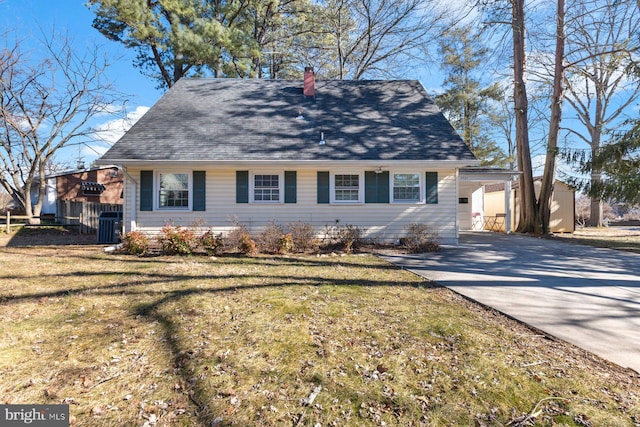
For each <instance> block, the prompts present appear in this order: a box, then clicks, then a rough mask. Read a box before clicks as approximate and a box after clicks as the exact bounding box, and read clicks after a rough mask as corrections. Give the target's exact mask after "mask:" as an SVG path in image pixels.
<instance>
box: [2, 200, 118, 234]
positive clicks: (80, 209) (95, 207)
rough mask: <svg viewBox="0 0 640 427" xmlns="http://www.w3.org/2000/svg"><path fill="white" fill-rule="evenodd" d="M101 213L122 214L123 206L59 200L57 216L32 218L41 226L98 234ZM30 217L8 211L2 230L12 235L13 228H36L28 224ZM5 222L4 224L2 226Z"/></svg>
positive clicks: (3, 218)
mask: <svg viewBox="0 0 640 427" xmlns="http://www.w3.org/2000/svg"><path fill="white" fill-rule="evenodd" d="M101 212H122V205H116V204H110V203H95V202H76V201H72V200H58V202H57V203H56V214H55V216H53V215H42V216H40V217H32V218H37V219H40V222H41V223H40V224H39V225H62V226H65V227H78V231H79V232H80V233H82V234H95V233H97V232H98V224H99V217H100V213H101ZM27 219H29V217H27V216H24V215H11V213H10V212H9V211H7V214H6V216H4V217H0V226H1V227H2V228H1V229H5V230H6V232H7V233H11V227H17V226H25V225H27V226H34V225H29V224H26V221H27ZM2 220H4V224H1V222H2Z"/></svg>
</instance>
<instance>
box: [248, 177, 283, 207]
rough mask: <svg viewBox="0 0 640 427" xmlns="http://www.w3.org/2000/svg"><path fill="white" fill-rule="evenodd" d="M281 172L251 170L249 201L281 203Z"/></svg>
mask: <svg viewBox="0 0 640 427" xmlns="http://www.w3.org/2000/svg"><path fill="white" fill-rule="evenodd" d="M282 175H283V174H282V173H266V172H265V173H263V172H253V173H252V174H251V185H250V188H251V193H250V194H251V203H282V201H283V195H284V190H283V186H284V178H283V176H282Z"/></svg>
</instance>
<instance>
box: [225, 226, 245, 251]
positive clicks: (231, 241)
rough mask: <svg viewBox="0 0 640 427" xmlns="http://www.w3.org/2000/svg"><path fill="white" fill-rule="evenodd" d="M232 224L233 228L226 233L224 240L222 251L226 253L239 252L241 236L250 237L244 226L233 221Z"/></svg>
mask: <svg viewBox="0 0 640 427" xmlns="http://www.w3.org/2000/svg"><path fill="white" fill-rule="evenodd" d="M233 224H234V227H233V228H232V229H231V230H230V231H229V232H228V233H227V236H226V237H225V238H224V249H225V251H227V252H238V251H240V243H241V240H242V236H244V235H250V233H249V230H247V226H246V225H244V224H240V223H239V222H237V221H234V222H233Z"/></svg>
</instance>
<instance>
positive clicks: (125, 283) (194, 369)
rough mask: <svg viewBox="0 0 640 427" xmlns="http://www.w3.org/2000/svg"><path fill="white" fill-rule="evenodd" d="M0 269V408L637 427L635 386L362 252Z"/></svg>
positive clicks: (279, 421)
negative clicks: (18, 405) (14, 405)
mask: <svg viewBox="0 0 640 427" xmlns="http://www.w3.org/2000/svg"><path fill="white" fill-rule="evenodd" d="M0 266H1V267H0V305H1V306H0V322H1V327H2V329H1V332H0V403H61V402H62V403H68V404H70V412H71V415H72V416H73V417H74V418H75V425H78V426H123V425H127V426H129V425H132V426H135V425H138V426H142V425H143V424H145V422H146V423H148V425H156V426H193V425H201V426H210V425H212V424H213V425H219V426H222V425H237V426H297V425H300V426H315V425H318V424H319V425H322V426H345V425H355V426H363V425H376V426H377V425H388V426H411V425H415V426H418V425H426V426H453V425H461V426H506V425H511V426H518V425H519V426H525V425H549V426H551V425H568V426H586V425H594V426H637V425H638V424H639V423H640V385H638V384H639V382H640V380H639V378H638V375H637V374H635V373H633V372H631V371H628V370H623V369H621V368H618V367H616V366H613V365H611V364H609V363H607V362H604V361H602V360H600V359H598V358H596V357H595V356H592V355H590V354H588V353H586V352H584V351H582V350H580V349H577V348H575V347H572V346H569V345H567V344H564V343H561V342H557V341H554V340H550V339H548V338H546V337H544V336H542V335H540V334H539V333H537V332H535V331H532V330H529V329H527V328H525V327H524V326H522V325H520V324H518V323H516V322H513V321H511V320H509V319H506V318H505V317H503V316H501V315H499V314H497V313H495V312H492V311H488V310H485V309H483V308H481V307H478V306H476V305H474V304H472V303H469V302H468V301H466V300H464V299H462V298H460V297H459V296H457V295H455V294H453V293H452V292H450V291H448V290H446V289H443V288H438V287H433V286H430V283H428V282H425V281H424V280H423V279H421V278H418V277H416V276H414V275H412V274H410V273H408V272H405V271H401V270H398V269H397V268H395V267H393V266H391V265H389V264H387V263H385V262H384V261H382V260H380V259H379V258H376V257H374V256H372V255H350V256H324V257H317V256H308V257H267V256H259V257H250V258H239V257H238V258H236V257H221V258H218V259H211V258H206V257H185V258H182V257H155V258H136V257H131V256H124V255H106V254H103V253H102V252H101V250H100V248H98V247H96V246H88V247H87V246H85V247H82V246H48V247H5V248H0ZM310 396H311V397H314V399H313V402H311V403H310V404H308V401H309V399H310ZM305 399H306V400H305Z"/></svg>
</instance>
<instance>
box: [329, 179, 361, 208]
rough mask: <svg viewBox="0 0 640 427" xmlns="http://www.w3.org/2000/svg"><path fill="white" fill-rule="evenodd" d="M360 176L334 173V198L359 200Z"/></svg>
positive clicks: (337, 199)
mask: <svg viewBox="0 0 640 427" xmlns="http://www.w3.org/2000/svg"><path fill="white" fill-rule="evenodd" d="M359 192H360V176H359V175H336V176H335V200H336V201H355V202H357V201H358V200H359Z"/></svg>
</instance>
